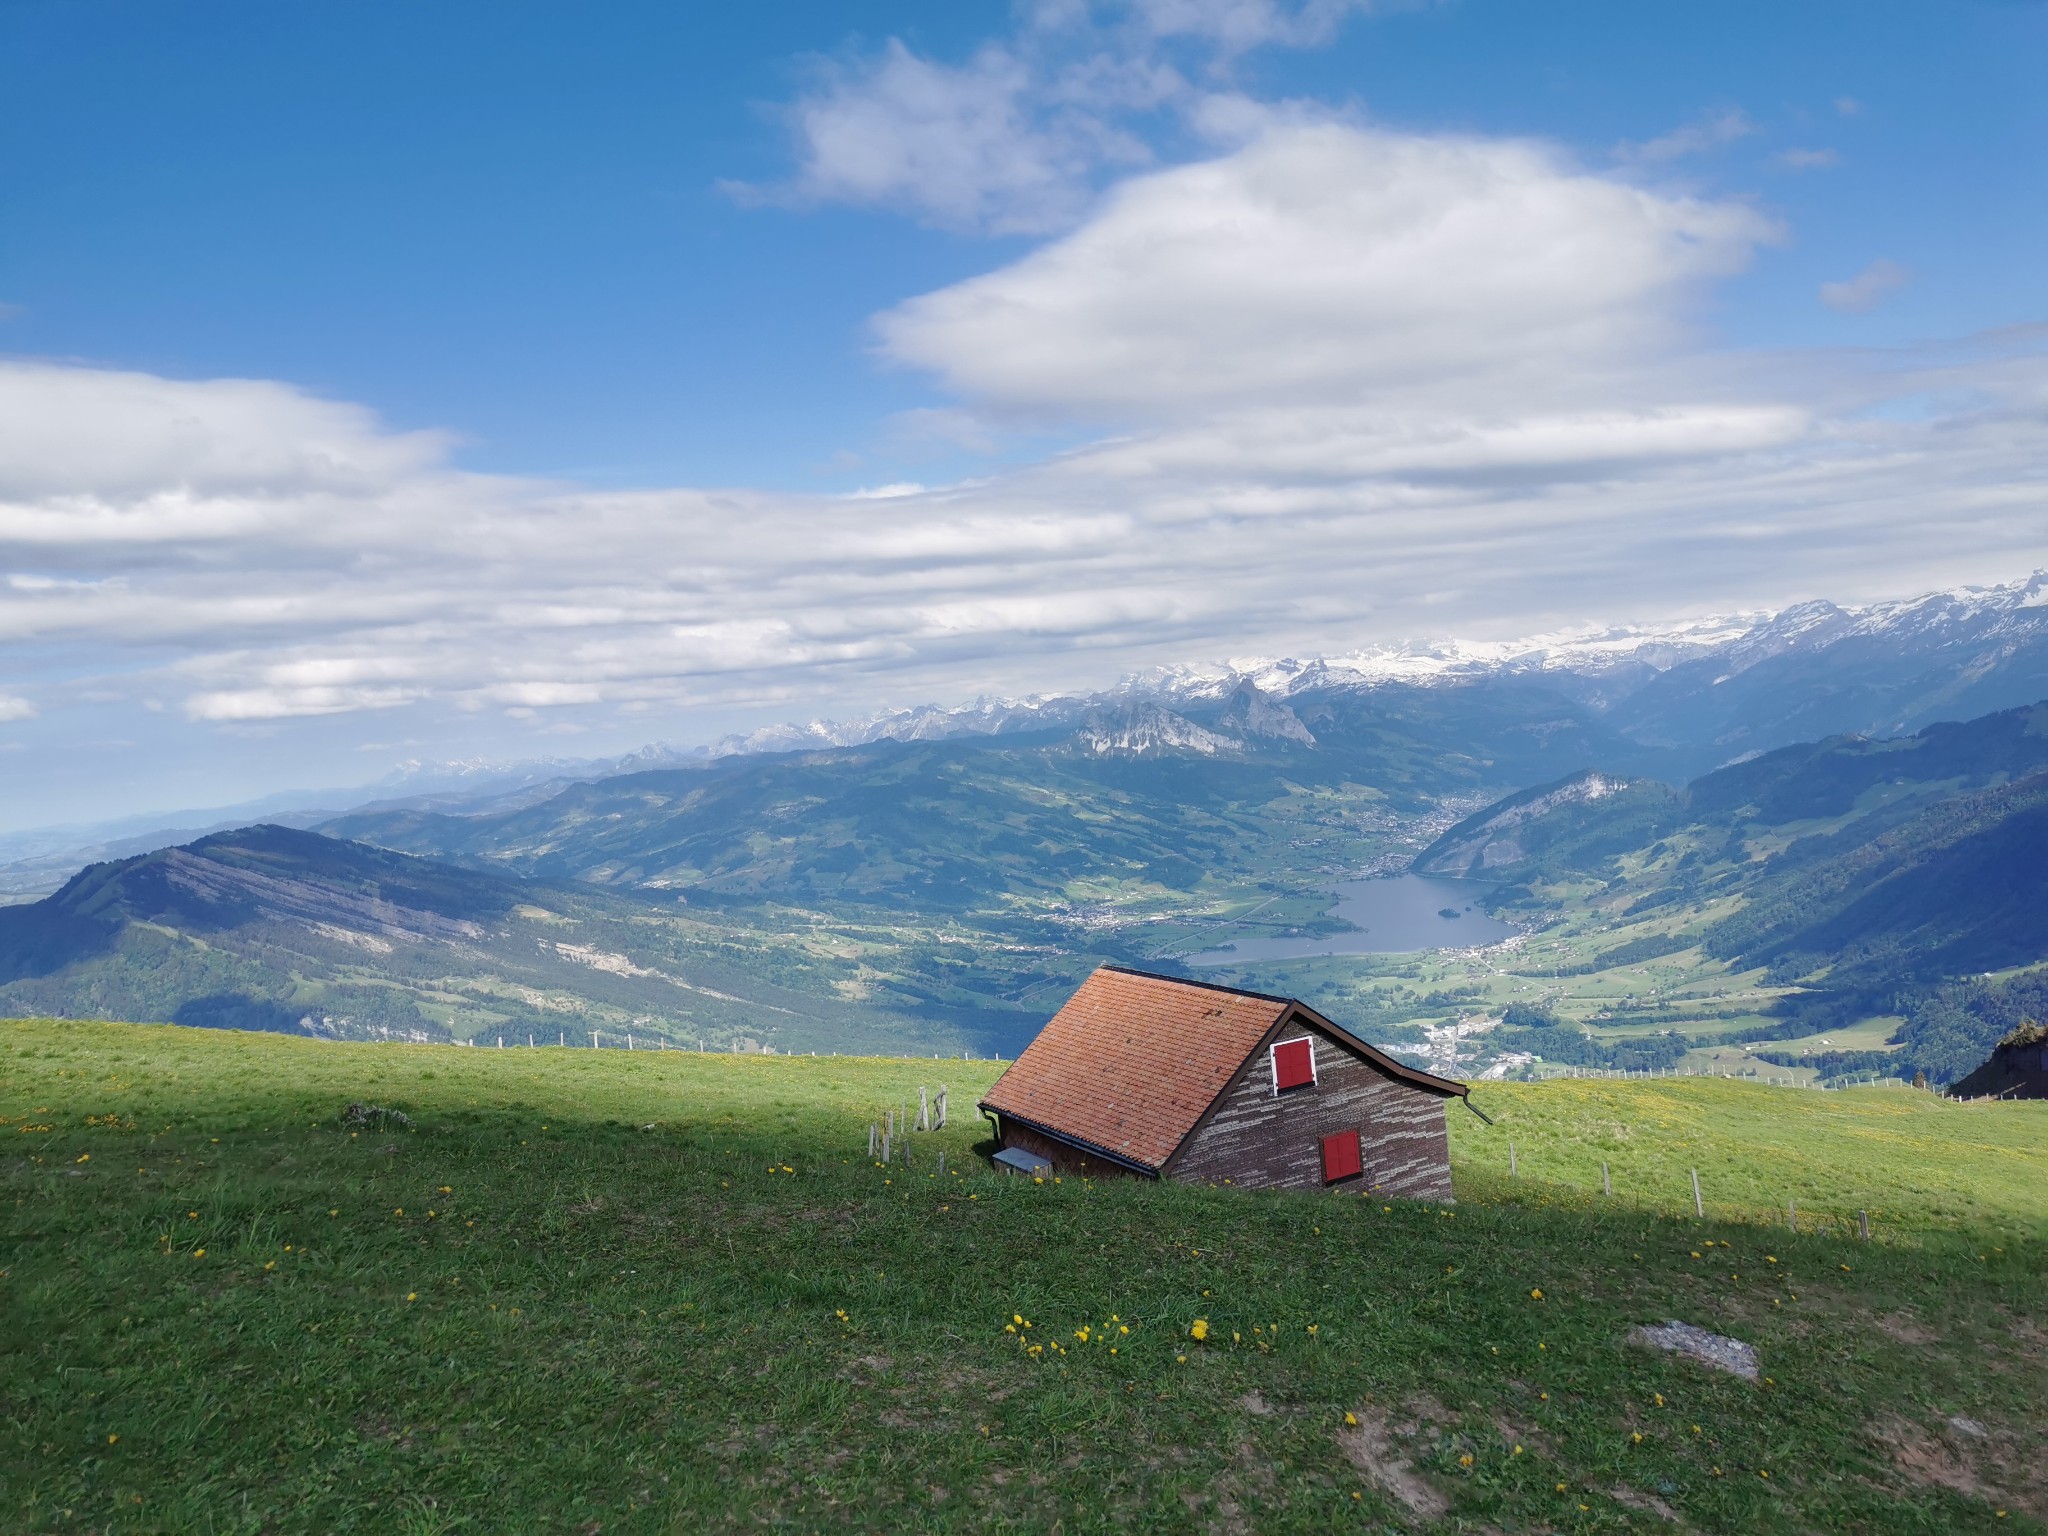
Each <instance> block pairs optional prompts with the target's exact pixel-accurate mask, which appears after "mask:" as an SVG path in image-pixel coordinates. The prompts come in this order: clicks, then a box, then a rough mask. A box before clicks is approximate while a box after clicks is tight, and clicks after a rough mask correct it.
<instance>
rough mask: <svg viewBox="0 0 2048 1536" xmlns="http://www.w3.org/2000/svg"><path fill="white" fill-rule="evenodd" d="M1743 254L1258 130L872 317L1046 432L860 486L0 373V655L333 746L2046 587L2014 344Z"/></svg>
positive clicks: (1513, 151) (894, 345)
mask: <svg viewBox="0 0 2048 1536" xmlns="http://www.w3.org/2000/svg"><path fill="white" fill-rule="evenodd" d="M1772 235H1773V230H1772V228H1771V226H1770V225H1769V224H1768V223H1767V222H1765V221H1764V220H1762V219H1761V218H1760V217H1759V216H1758V215H1757V214H1755V213H1754V212H1753V211H1751V210H1750V209H1748V208H1747V207H1745V206H1744V205H1742V204H1739V203H1733V202H1721V201H1707V200H1700V199H1694V198H1687V197H1682V196H1678V195H1675V194H1673V193H1670V192H1662V191H1658V190H1655V189H1653V188H1649V187H1644V186H1639V185H1631V184H1629V183H1627V182H1625V181H1624V180H1622V179H1619V178H1614V177H1607V176H1602V175H1598V174H1595V173H1592V172H1590V171H1587V170H1586V169H1584V168H1582V167H1579V166H1577V165H1575V164H1573V163H1572V162H1571V161H1570V160H1569V159H1567V158H1566V157H1565V156H1564V155H1562V154H1561V153H1560V152H1559V151H1557V150H1555V149H1553V148H1549V147H1545V146H1543V145H1540V144H1534V143H1527V142H1519V141H1500V140H1487V139H1480V138H1470V137H1467V138H1447V137H1424V136H1414V135H1402V134H1395V133H1391V132H1388V131H1385V130H1373V129H1364V128H1357V127H1349V126H1344V125H1340V124H1329V123H1324V124H1304V123H1301V122H1292V123H1288V122H1282V123H1280V124H1279V125H1277V126H1275V125H1270V124H1269V125H1268V126H1267V127H1266V128H1265V129H1264V130H1263V131H1262V132H1261V133H1260V134H1259V135H1258V136H1257V137H1255V138H1254V139H1253V140H1252V141H1251V142H1250V143H1248V144H1246V145H1245V146H1244V147H1242V148H1240V149H1237V150H1235V151H1233V152H1231V153H1229V154H1225V155H1221V156H1219V157H1218V158H1216V159H1215V160H1212V161H1210V162H1208V163H1206V164H1203V165H1197V166H1185V167H1180V168H1177V169H1174V170H1169V171H1160V172H1155V173H1150V174H1147V175H1144V176H1141V177H1139V178H1136V179H1135V180H1133V181H1132V182H1130V183H1128V184H1126V185H1125V186H1123V187H1121V188H1119V189H1117V190H1116V191H1115V192H1114V193H1113V194H1112V195H1111V196H1109V197H1108V198H1107V199H1106V200H1105V201H1104V203H1103V204H1102V206H1101V207H1100V209H1099V210H1098V211H1097V212H1096V213H1095V214H1094V215H1093V216H1092V217H1091V218H1090V219H1089V220H1088V221H1087V222H1086V223H1085V224H1084V225H1083V226H1082V227H1081V228H1079V229H1078V230H1076V231H1075V232H1074V233H1072V234H1071V235H1068V236H1066V237H1064V238H1062V239H1059V240H1057V241H1054V242H1053V243H1051V244H1049V245H1047V246H1045V247H1043V248H1042V249H1040V250H1038V251H1035V252H1033V253H1031V254H1029V255H1027V256H1025V257H1024V258H1022V259H1021V260H1019V261H1016V262H1013V263H1012V264H1010V265H1009V266H1007V267H1005V268H1003V269H1001V270H999V271H995V272H991V273H989V274H987V275H986V276H985V277H982V278H978V279H975V280H973V281H971V282H968V283H963V284H959V285H956V286H955V287H953V288H949V289H946V290H944V291H942V292H940V293H936V294H931V295H927V296H925V297H924V298H922V299H918V300H913V301H912V302H910V303H908V304H905V305H902V306H899V307H898V308H897V309H895V310H893V311H892V312H891V313H890V314H889V315H887V316H885V317H883V319H882V321H881V322H880V323H881V326H882V335H883V336H884V338H885V343H886V345H887V346H888V347H889V348H890V349H891V352H892V355H893V356H894V357H896V358H897V359H898V360H899V361H900V362H902V363H904V364H906V365H909V366H916V367H923V368H929V369H931V370H933V371H934V372H935V373H936V374H937V375H938V376H939V377H940V378H941V379H942V380H943V381H944V382H945V383H946V384H948V385H949V386H950V387H951V388H953V389H955V390H956V391H958V392H959V394H960V395H961V397H962V402H961V405H960V406H959V407H958V408H957V409H958V410H960V411H965V412H968V413H971V416H972V419H973V420H974V421H977V422H985V421H988V420H990V419H1000V418H1004V417H1008V416H1013V415H1021V414H1030V415H1040V416H1058V417H1060V418H1062V419H1063V420H1066V421H1068V422H1070V423H1073V424H1074V425H1073V427H1072V429H1071V436H1074V437H1081V438H1084V439H1085V441H1084V442H1083V444H1082V446H1079V447H1077V448H1072V449H1069V450H1068V451H1065V452H1062V453H1059V454H1056V455H1053V456H1050V457H1048V458H1046V459H1044V460H1043V461H1042V462H1039V463H1035V464H1023V465H1020V466H1018V467H1014V468H1010V469H1006V470H1003V471H1001V472H999V473H992V474H990V475H989V476H988V477H987V478H985V479H982V480H977V481H974V482H970V483H963V484H953V485H943V486H931V487H925V488H916V487H912V486H911V485H909V484H900V485H895V486H886V487H882V488H881V489H883V490H886V491H889V492H891V493H892V494H889V495H886V496H874V497H867V498H857V497H844V496H822V495H821V496H796V495H787V494H769V493H753V492H744V491H741V492H712V491H704V490H697V489H688V488H678V489H672V490H657V491H645V492H635V493H618V492H597V491H590V490H585V489H581V488H578V487H575V486H564V485H558V484H540V483H535V482H529V481H522V480H516V479H512V478H508V477H501V476H480V475H470V474H463V473H459V472H457V471H456V470H454V469H453V468H451V467H450V465H449V464H448V463H447V462H446V460H445V459H444V458H443V457H442V452H443V450H442V440H441V439H439V438H437V437H433V436H424V437H422V436H417V435H411V434H404V433H395V432H391V431H389V430H386V429H384V428H382V427H381V426H380V425H379V424H378V422H377V421H376V419H375V417H374V416H373V415H372V414H371V413H369V412H367V411H364V410H362V409H360V408H357V407H353V406H348V405H340V404H335V403H332V402H324V401H319V400H315V399H313V398H311V397H308V396H306V395H304V394H301V393H299V392H297V391H294V390H291V389H289V388H286V387H284V386H281V385H276V384H265V383H260V382H250V381H240V382H235V381H229V382H225V383H219V384H214V383H204V382H202V383H189V382H179V381H171V380H163V379H153V378H149V377H147V376H143V375H137V374H132V373H114V372H108V371H102V370H94V369H88V368H68V367H64V366H60V365H56V364H49V363H32V362H16V363H11V364H8V365H7V368H6V372H5V374H4V376H0V390H5V391H10V393H7V394H6V395H5V396H4V399H5V400H6V401H8V402H16V403H21V404H24V405H27V406H29V407H30V408H32V409H36V410H40V411H41V412H42V415H41V417H40V418H38V419H39V421H40V423H41V425H40V427H39V429H38V430H35V431H24V430H21V429H20V428H19V427H18V426H17V425H16V424H15V418H14V417H13V415H12V413H11V412H10V411H7V410H0V422H5V423H6V425H5V426H4V427H0V430H6V431H9V432H11V433H12V434H13V435H12V436H11V437H10V439H9V440H8V445H7V449H6V452H5V454H4V456H0V458H4V462H5V464H6V470H5V472H4V476H0V570H6V571H8V572H10V573H12V576H11V579H10V580H9V582H7V583H6V584H4V585H0V644H4V645H5V646H6V647H7V650H6V654H7V656H8V658H9V674H8V675H9V678H10V682H11V684H12V685H13V686H15V687H18V688H19V689H21V690H22V692H23V693H24V695H33V696H34V697H35V698H37V699H38V700H39V701H41V703H42V705H43V715H42V718H41V719H40V720H38V721H37V722H36V723H34V724H33V725H27V726H25V727H24V729H25V730H27V731H31V732H42V731H49V730H54V729H56V724H57V722H58V720H59V717H61V716H62V715H63V714H65V713H66V711H65V710H64V709H62V708H60V707H59V706H58V704H57V703H56V702H55V701H56V700H58V699H60V698H62V699H65V700H67V701H69V700H71V699H75V698H78V697H81V696H82V690H81V687H80V685H79V683H78V682H77V681H76V680H79V679H84V680H85V681H86V683H87V684H89V685H90V686H91V687H92V688H94V689H104V688H107V687H109V686H113V685H119V687H120V689H121V690H122V691H124V692H125V693H126V694H127V695H128V696H129V697H132V698H137V699H140V700H143V701H144V703H143V708H145V709H147V708H149V707H150V706H151V704H153V703H156V702H157V701H169V702H170V703H171V704H172V705H173V716H172V718H173V719H174V720H175V719H176V718H177V717H178V716H179V715H182V717H183V718H184V719H185V720H187V721H197V722H199V723H200V725H201V726H202V727H204V728H208V729H215V730H218V729H229V728H232V729H235V730H245V729H248V728H249V727H250V726H251V724H252V723H255V722H262V721H272V722H291V721H297V722H298V724H296V725H280V726H279V727H278V729H280V730H291V731H300V732H310V731H313V730H315V729H319V730H323V731H326V732H327V733H328V734H327V735H325V736H323V737H321V738H320V739H321V740H323V741H328V742H337V741H343V740H344V739H345V738H344V737H343V736H342V735H341V734H340V733H342V732H344V731H345V730H347V729H348V726H347V725H346V721H347V718H348V717H349V716H351V715H363V716H365V717H372V716H374V717H377V718H379V719H380V720H381V721H385V722H391V721H396V722H398V723H396V724H391V723H384V724H380V725H379V726H378V727H377V728H376V729H377V732H378V734H380V735H384V736H389V735H391V734H392V733H393V732H394V731H395V732H397V733H398V734H403V735H407V736H422V735H428V734H432V733H436V732H439V733H442V734H444V735H446V734H451V733H454V732H456V731H458V730H461V729H466V728H467V727H463V726H461V725H459V724H458V725H450V724H448V723H447V722H450V721H456V722H461V721H469V722H477V721H479V720H482V719H484V718H486V717H488V718H490V719H492V720H501V719H503V717H504V715H505V714H506V713H507V712H519V716H518V717H519V718H529V719H531V720H532V721H533V722H534V726H533V728H534V729H539V728H541V727H542V726H543V725H545V726H547V727H548V728H556V727H565V726H566V727H573V726H577V725H593V724H606V723H612V724H616V723H617V722H618V721H620V720H621V719H624V718H627V717H628V716H630V718H631V719H632V720H633V721H634V722H635V723H634V724H633V726H632V727H631V728H632V729H634V730H636V731H647V730H650V728H651V729H652V730H654V731H659V730H662V729H664V728H663V727H660V726H658V725H654V726H652V727H650V725H649V724H647V723H644V722H643V721H642V716H643V715H646V716H651V715H654V714H656V713H659V712H671V711H677V710H687V709H692V708H699V707H714V706H719V707H722V706H726V705H734V706H739V705H745V706H748V707H762V706H768V705H772V706H773V707H775V708H776V709H778V710H779V711H780V710H786V711H788V712H792V713H802V712H804V711H805V710H807V709H814V710H819V711H822V712H832V711H837V710H843V709H847V708H858V707H862V706H863V705H865V704H867V703H869V702H881V701H886V700H892V699H893V700H896V701H901V700H904V699H917V698H927V697H934V696H940V697H956V696H965V695H972V694H974V693H977V692H980V691H983V690H989V691H1028V690H1031V689H1036V688H1046V687H1059V686H1072V685H1074V684H1075V683H1077V682H1085V681H1088V680H1092V679H1103V678H1107V677H1109V676H1113V675H1115V674H1116V673H1117V672H1119V671H1122V670H1124V669H1126V668H1130V667H1138V666H1143V665H1148V664H1151V663H1155V662H1160V661H1170V660H1177V659H1185V658H1187V657H1189V656H1207V655H1215V654H1219V653H1226V654H1227V653H1240V654H1242V653H1247V652H1257V651H1262V650H1264V651H1287V650H1295V649H1317V650H1342V649H1345V648H1347V647H1351V646H1356V645H1364V644H1370V643H1373V642H1375V641H1384V640H1391V639H1397V638H1400V637H1402V636H1405V635H1411V634H1415V633H1418V632H1419V633H1426V634H1441V633H1443V632H1445V631H1446V630H1460V631H1464V632H1467V633H1473V634H1477V635H1481V636H1484V635H1494V636H1505V635H1508V634H1514V633H1526V632H1530V631H1533V630H1537V629H1541V628H1544V627H1548V626H1551V625H1553V624H1554V623H1556V622H1558V621H1560V620H1564V621H1584V620H1586V619H1589V618H1613V617H1616V616H1617V615H1619V616H1640V615H1655V614H1658V613H1660V612H1670V611H1676V612H1686V611H1693V612H1696V611H1699V610H1700V609H1702V608H1726V607H1730V606H1763V605H1768V604H1771V603H1774V602H1778V601H1782V600H1783V599H1784V598H1785V597H1786V596H1788V595H1790V594H1792V593H1795V592H1800V591H1814V590H1819V591H1825V592H1828V593H1830V594H1833V595H1838V596H1841V597H1843V598H1855V597H1858V596H1862V595H1873V594H1877V593H1885V592H1892V591H1897V590H1900V589H1901V588H1910V587H1918V586H1922V585H1925V584H1929V583H1933V582H1939V581H1944V580H1948V579H1954V578H1957V577H1982V576H1986V575H1992V576H1996V575H2002V574H2004V573H2006V572H2007V571H2009V570H2018V569H2024V568H2026V567H2028V566H2029V565H2031V564H2033V563H2036V562H2037V556H2038V546H2039V530H2040V527H2041V525H2042V518H2043V509H2044V507H2048V484H2044V481H2048V471H2044V469H2043V461H2042V457H2041V455H2040V452H2039V425H2038V422H2039V412H2040V409H2041V406H2042V402H2043V401H2044V400H2048V341H2044V339H2043V338H2042V337H2041V336H2038V335H2027V334H2019V333H2015V334H2013V335H2011V336H2007V337H2004V338H2001V339H2000V340H1999V342H1998V344H1997V345H1996V346H1992V345H1986V346H1983V347H1981V348H1975V349H1955V350H1952V351H1950V352H1928V353H1925V354H1904V355H1898V356H1890V357H1886V356H1881V355H1877V354H1869V353H1862V354H1856V355H1854V356H1848V357H1837V356H1824V357H1802V356H1789V357H1787V356H1774V357H1761V358H1756V357H1744V356H1729V355H1717V354H1714V353H1712V352H1708V351H1705V350H1703V349H1702V344H1701V342H1700V341H1699V340H1698V339H1697V338H1696V337H1694V336H1693V335H1692V333H1691V332H1690V330H1689V328H1688V325H1687V320H1686V317H1687V313H1688V309H1689V306H1690V305H1691V304H1692V302H1693V301H1694V299H1695V298H1696V297H1697V296H1698V295H1700V294H1701V292H1702V291H1703V290H1708V289H1711V287H1712V285H1713V283H1714V282H1715V281H1716V280H1717V279H1719V278H1720V277H1721V276H1723V275H1725V274H1727V273H1730V272H1733V271H1736V270H1738V269H1739V268H1740V267H1741V266H1742V264H1743V263H1744V262H1745V261H1747V260H1748V259H1749V258H1750V255H1751V252H1752V251H1753V249H1754V248H1755V247H1756V245H1757V244H1758V242H1760V241H1763V240H1766V239H1769V238H1771V237H1772ZM1900 400H1912V401H1916V402H1920V404H1919V405H1918V406H1917V407H1916V408H1915V409H1914V410H1911V411H1907V410H1898V409H1892V408H1891V404H1892V402H1896V401H1900ZM48 402H57V404H54V405H53V404H49V403H48ZM945 422H946V425H947V428H948V430H952V429H954V428H955V427H959V426H960V423H959V422H956V421H954V420H953V419H952V417H951V416H948V417H946V418H945ZM963 430H964V429H963ZM1070 440H1071V437H1070ZM8 697H9V698H10V699H11V698H12V697H13V695H12V694H10V695H8ZM95 707H96V708H99V707H105V708H115V707H117V706H113V705H107V706H95ZM323 721H325V722H326V723H325V724H324V725H323V724H322V722H323ZM166 728H171V727H166ZM175 728H178V729H190V728H191V727H190V725H183V726H177V727H175ZM689 730H690V727H689V726H688V724H687V723H685V724H682V725H681V726H680V727H678V728H677V730H676V733H677V734H683V735H687V734H688V733H689ZM308 739H311V738H308Z"/></svg>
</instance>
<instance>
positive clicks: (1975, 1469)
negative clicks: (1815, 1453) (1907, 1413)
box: [1866, 1414, 2034, 1508]
mask: <svg viewBox="0 0 2048 1536" xmlns="http://www.w3.org/2000/svg"><path fill="white" fill-rule="evenodd" d="M1964 1422H1965V1423H1966V1424H1969V1425H1970V1429H1969V1430H1961V1429H1957V1428H1955V1427H1953V1426H1950V1427H1946V1428H1943V1429H1940V1430H1935V1429H1929V1428H1928V1427H1927V1426H1926V1425H1924V1424H1916V1423H1914V1422H1913V1421H1912V1420H1911V1419H1907V1418H1902V1417H1900V1416H1899V1415H1897V1414H1893V1415H1889V1416H1887V1417H1885V1418H1882V1419H1879V1420H1878V1421H1877V1422H1875V1423H1873V1424H1871V1425H1869V1426H1868V1427H1867V1431H1866V1432H1867V1433H1868V1434H1869V1436H1870V1438H1871V1439H1873V1440H1875V1441H1876V1442H1877V1443H1878V1445H1879V1446H1881V1447H1882V1448H1883V1450H1884V1452H1885V1454H1886V1456H1887V1457H1888V1458H1889V1459H1890V1461H1891V1464H1892V1465H1893V1466H1894V1467H1896V1468H1897V1469H1898V1470H1899V1471H1900V1472H1901V1473H1902V1474H1904V1475H1905V1476H1906V1477H1907V1478H1908V1479H1910V1480H1911V1481H1913V1482H1916V1483H1919V1484H1921V1485H1922V1486H1923V1487H1928V1488H1946V1489H1948V1490H1950V1491H1951V1492H1952V1493H1959V1494H1962V1495H1963V1496H1964V1497H1965V1498H1970V1499H1985V1500H1989V1501H1991V1502H1993V1503H1998V1504H2004V1503H2006V1502H2008V1496H2007V1495H2006V1494H2005V1493H2004V1492H2002V1491H2001V1490H2000V1489H1999V1488H1998V1487H1996V1486H1994V1485H1993V1484H1990V1483H1988V1482H1986V1481H1985V1480H1984V1479H1983V1477H1982V1476H1980V1475H1979V1467H1980V1466H1983V1465H1989V1466H1993V1467H1998V1468H1999V1469H2000V1470H2001V1471H2003V1470H2005V1469H2006V1468H2007V1467H2008V1466H2009V1465H2010V1463H2006V1462H2004V1461H2002V1459H2001V1458H2000V1456H1999V1454H1998V1452H1999V1447H1998V1446H1997V1443H1996V1439H1994V1437H1993V1436H1992V1435H1990V1434H1989V1433H1988V1432H1986V1431H1984V1429H1983V1427H1982V1426H1981V1425H1978V1424H1976V1423H1975V1421H1973V1420H1965V1421H1964ZM2000 1438H2002V1437H2000ZM2010 1502H2013V1503H2015V1504H2018V1505H2020V1506H2021V1507H2023V1508H2026V1507H2029V1506H2030V1505H2031V1504H2032V1503H2033V1502H2034V1501H2033V1500H2030V1499H2026V1498H2019V1499H2012V1500H2011V1501H2010Z"/></svg>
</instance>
